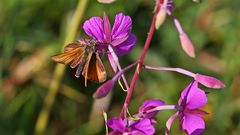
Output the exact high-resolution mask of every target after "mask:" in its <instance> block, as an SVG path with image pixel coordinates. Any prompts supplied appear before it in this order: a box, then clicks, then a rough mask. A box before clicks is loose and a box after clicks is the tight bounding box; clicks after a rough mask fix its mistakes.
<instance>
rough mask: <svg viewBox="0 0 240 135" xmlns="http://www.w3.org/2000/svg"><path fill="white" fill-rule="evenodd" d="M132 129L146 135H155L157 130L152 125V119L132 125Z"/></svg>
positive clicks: (141, 120) (142, 120)
mask: <svg viewBox="0 0 240 135" xmlns="http://www.w3.org/2000/svg"><path fill="white" fill-rule="evenodd" d="M131 128H133V129H135V130H138V131H140V132H142V133H144V134H145V135H153V134H154V133H155V129H154V127H153V125H152V124H151V120H150V119H140V120H138V121H137V122H136V123H134V124H133V125H131Z"/></svg>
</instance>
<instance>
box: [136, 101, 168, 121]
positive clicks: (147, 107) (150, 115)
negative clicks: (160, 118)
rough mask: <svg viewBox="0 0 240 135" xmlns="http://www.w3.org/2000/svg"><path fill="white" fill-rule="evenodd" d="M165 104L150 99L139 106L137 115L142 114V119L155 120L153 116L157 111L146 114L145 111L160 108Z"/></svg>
mask: <svg viewBox="0 0 240 135" xmlns="http://www.w3.org/2000/svg"><path fill="white" fill-rule="evenodd" d="M164 104H165V102H164V101H162V100H158V99H150V100H146V101H145V102H143V104H142V105H141V106H140V108H139V114H142V115H143V117H144V118H148V119H152V118H155V116H156V115H157V113H158V110H156V111H153V112H150V113H147V111H149V110H151V109H153V108H155V107H158V106H162V105H164Z"/></svg>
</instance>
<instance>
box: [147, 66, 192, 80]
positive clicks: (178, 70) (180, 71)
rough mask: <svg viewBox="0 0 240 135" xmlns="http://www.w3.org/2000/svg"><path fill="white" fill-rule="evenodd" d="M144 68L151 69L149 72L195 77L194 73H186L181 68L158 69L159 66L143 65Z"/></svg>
mask: <svg viewBox="0 0 240 135" xmlns="http://www.w3.org/2000/svg"><path fill="white" fill-rule="evenodd" d="M144 68H145V69H151V70H161V71H175V72H178V73H181V74H184V75H187V76H190V77H193V78H194V77H195V76H196V74H195V73H192V72H190V71H187V70H185V69H182V68H171V67H159V66H149V65H144Z"/></svg>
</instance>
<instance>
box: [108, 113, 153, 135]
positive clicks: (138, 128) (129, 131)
mask: <svg viewBox="0 0 240 135" xmlns="http://www.w3.org/2000/svg"><path fill="white" fill-rule="evenodd" d="M107 126H109V127H110V128H111V129H112V130H113V131H112V132H110V133H109V135H153V134H154V133H155V129H154V127H153V125H152V124H151V121H150V119H146V118H142V119H137V120H134V118H133V119H131V118H130V119H127V118H126V119H122V118H120V117H115V118H111V119H109V120H108V121H107Z"/></svg>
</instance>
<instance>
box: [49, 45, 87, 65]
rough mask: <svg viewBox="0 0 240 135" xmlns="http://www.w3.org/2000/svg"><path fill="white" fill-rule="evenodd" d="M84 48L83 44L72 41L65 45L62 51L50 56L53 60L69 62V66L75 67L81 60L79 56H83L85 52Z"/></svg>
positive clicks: (63, 62)
mask: <svg viewBox="0 0 240 135" xmlns="http://www.w3.org/2000/svg"><path fill="white" fill-rule="evenodd" d="M84 50H85V46H82V45H80V44H77V43H72V44H69V45H67V46H66V47H65V49H64V53H61V54H58V55H55V56H53V57H52V59H53V60H54V61H55V62H59V63H62V64H69V63H71V67H72V68H75V67H76V66H77V65H78V64H79V62H80V61H81V58H82V57H83V54H84V52H85V51H84Z"/></svg>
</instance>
